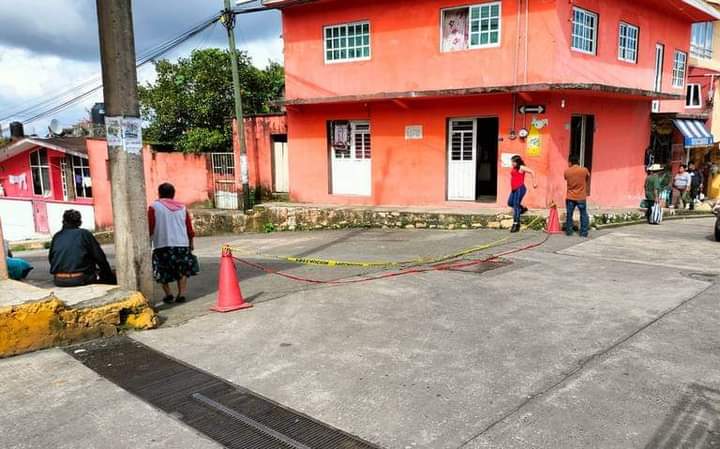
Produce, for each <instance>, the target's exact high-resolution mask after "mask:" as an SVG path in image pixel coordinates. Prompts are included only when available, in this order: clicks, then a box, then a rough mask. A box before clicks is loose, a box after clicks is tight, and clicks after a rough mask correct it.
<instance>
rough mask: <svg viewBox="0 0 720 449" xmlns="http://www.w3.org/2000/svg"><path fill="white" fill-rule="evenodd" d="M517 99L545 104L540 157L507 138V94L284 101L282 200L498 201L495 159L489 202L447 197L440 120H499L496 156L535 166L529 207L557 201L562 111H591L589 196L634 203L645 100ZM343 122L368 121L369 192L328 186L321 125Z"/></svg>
mask: <svg viewBox="0 0 720 449" xmlns="http://www.w3.org/2000/svg"><path fill="white" fill-rule="evenodd" d="M521 100H522V101H523V102H525V103H540V104H545V105H546V106H548V112H547V114H544V115H543V116H541V117H539V118H547V119H548V120H549V126H548V127H547V128H545V129H543V130H542V138H543V149H542V154H541V156H540V157H530V156H527V155H526V144H525V142H524V141H522V140H520V139H518V140H515V141H511V140H509V139H508V138H507V134H508V130H510V129H511V127H512V111H513V107H512V97H511V96H510V95H488V96H481V97H463V98H444V99H432V100H415V101H409V102H406V103H404V106H403V105H401V104H398V103H393V102H383V103H370V104H346V105H339V104H338V105H332V106H302V107H293V108H291V109H289V110H288V121H289V130H290V134H289V158H290V196H291V199H292V200H294V201H299V202H313V203H329V204H363V205H396V206H467V207H487V206H493V207H504V205H505V202H506V199H507V196H508V194H509V182H510V181H509V172H508V169H507V168H503V167H501V164H500V161H499V160H498V173H499V175H498V201H497V203H496V204H489V205H488V204H484V205H483V204H478V203H475V202H448V201H446V188H447V174H446V173H447V144H446V142H447V119H448V118H452V117H498V118H499V121H500V134H501V136H500V137H501V138H502V139H503V140H502V141H501V142H500V144H499V150H498V153H499V154H500V153H515V154H521V155H523V156H524V157H525V161H526V163H527V164H528V165H529V166H530V167H531V168H533V169H535V170H536V171H537V173H538V178H539V179H538V184H539V188H538V190H535V191H533V189H530V192H529V194H528V200H527V202H528V204H529V205H530V206H531V207H546V206H547V205H548V204H549V203H550V202H552V201H555V202H559V203H562V202H563V201H564V195H565V184H564V180H563V172H564V170H565V168H567V158H568V155H569V149H570V126H569V124H570V119H571V115H572V114H594V115H595V119H596V135H595V148H594V158H593V181H592V196H591V198H590V199H589V201H590V203H591V205H595V206H603V207H636V206H637V205H638V204H639V201H640V198H641V196H642V192H643V183H644V172H643V162H644V161H643V158H644V152H645V148H646V147H647V143H648V139H649V133H650V123H649V113H650V103H649V101H647V100H629V99H618V98H610V97H602V98H600V97H591V96H582V95H577V94H565V95H564V94H562V93H557V94H552V95H551V94H535V95H523V96H522V98H521ZM563 101H564V104H565V107H563V106H562V104H563ZM343 119H350V120H353V119H354V120H358V119H369V120H370V126H371V133H372V137H371V140H372V147H373V159H372V192H373V193H372V196H370V197H358V196H340V195H332V194H330V193H329V191H330V170H329V161H328V144H327V137H326V133H327V130H326V123H327V121H328V120H343ZM530 119H531V117H528V123H527V126H529V121H530ZM406 125H422V126H423V128H424V138H423V139H422V140H417V141H407V140H405V138H404V130H405V126H406ZM522 126H523V116H521V115H518V116H517V117H516V128H518V129H519V128H520V127H522ZM619 130H632V132H619ZM498 159H500V158H498Z"/></svg>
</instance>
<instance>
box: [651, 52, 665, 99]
mask: <svg viewBox="0 0 720 449" xmlns="http://www.w3.org/2000/svg"><path fill="white" fill-rule="evenodd" d="M664 65H665V45H663V44H657V45H656V46H655V81H654V84H653V88H654V89H655V92H661V91H662V81H663V66H664Z"/></svg>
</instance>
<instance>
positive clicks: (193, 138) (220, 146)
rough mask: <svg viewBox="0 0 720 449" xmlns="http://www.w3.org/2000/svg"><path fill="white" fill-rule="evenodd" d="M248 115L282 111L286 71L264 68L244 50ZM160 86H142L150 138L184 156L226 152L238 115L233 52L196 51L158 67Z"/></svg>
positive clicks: (242, 67)
mask: <svg viewBox="0 0 720 449" xmlns="http://www.w3.org/2000/svg"><path fill="white" fill-rule="evenodd" d="M238 66H239V72H240V86H241V92H242V100H243V111H244V113H245V114H258V113H268V112H277V111H278V110H279V104H278V102H279V100H280V99H281V98H282V95H283V91H284V71H283V67H282V66H281V65H279V64H277V63H271V64H270V65H268V67H266V68H265V69H262V70H261V69H258V68H257V67H255V66H253V65H252V61H251V60H250V58H249V57H248V56H247V54H245V53H244V52H238ZM155 71H156V72H157V78H156V80H155V82H154V83H147V84H145V85H142V86H139V96H140V109H141V113H142V116H143V119H145V120H146V121H147V122H148V123H149V126H148V127H147V128H146V129H145V136H146V139H147V140H149V141H154V142H162V143H171V144H175V146H176V147H177V148H178V149H180V150H182V151H184V152H208V151H226V150H228V149H229V148H231V146H232V127H231V123H232V122H231V119H232V117H234V116H235V106H234V105H235V103H234V98H233V86H232V71H231V66H230V52H229V51H223V50H219V49H215V48H210V49H203V50H195V51H194V52H192V54H191V55H190V57H188V58H180V59H178V61H177V62H171V61H168V60H161V61H158V62H156V63H155Z"/></svg>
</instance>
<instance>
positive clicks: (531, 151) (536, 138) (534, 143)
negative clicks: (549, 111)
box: [527, 119, 547, 157]
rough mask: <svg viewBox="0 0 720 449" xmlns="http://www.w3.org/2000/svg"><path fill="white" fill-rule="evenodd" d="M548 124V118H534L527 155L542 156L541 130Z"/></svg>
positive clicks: (528, 138)
mask: <svg viewBox="0 0 720 449" xmlns="http://www.w3.org/2000/svg"><path fill="white" fill-rule="evenodd" d="M546 126H547V119H545V120H537V119H536V120H533V121H532V126H531V127H530V133H529V134H528V136H527V155H528V156H530V157H540V156H541V155H542V134H541V133H540V130H541V129H543V128H545V127H546Z"/></svg>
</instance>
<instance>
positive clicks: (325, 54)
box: [322, 20, 372, 64]
mask: <svg viewBox="0 0 720 449" xmlns="http://www.w3.org/2000/svg"><path fill="white" fill-rule="evenodd" d="M357 25H361V26H365V25H367V27H368V32H367V37H368V43H367V48H368V55H367V56H364V55H363V56H360V57H352V58H350V57H347V56H346V57H345V58H339V59H328V37H327V31H328V30H332V29H341V28H344V29H345V36H344V38H345V39H347V38H348V35H347V31H348V28H349V27H351V26H353V27H354V26H357ZM364 36H365V33H363V34H361V35H360V37H364ZM355 37H357V36H355ZM342 38H343V37H340V39H342ZM322 40H323V59H324V60H325V64H342V63H348V62H357V61H369V60H370V59H372V27H371V26H370V21H369V20H361V21H358V22H349V23H338V24H336V25H326V26H324V27H323V31H322ZM365 47H366V45H365V44H362V45H361V46H357V45H355V46H353V47H352V48H353V49H355V50H356V49H364V48H365ZM343 49H344V50H345V51H348V50H350V47H349V46H347V45H346V46H345V47H340V48H339V50H340V51H342V50H343ZM330 50H331V51H334V50H335V49H334V48H333V49H330Z"/></svg>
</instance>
